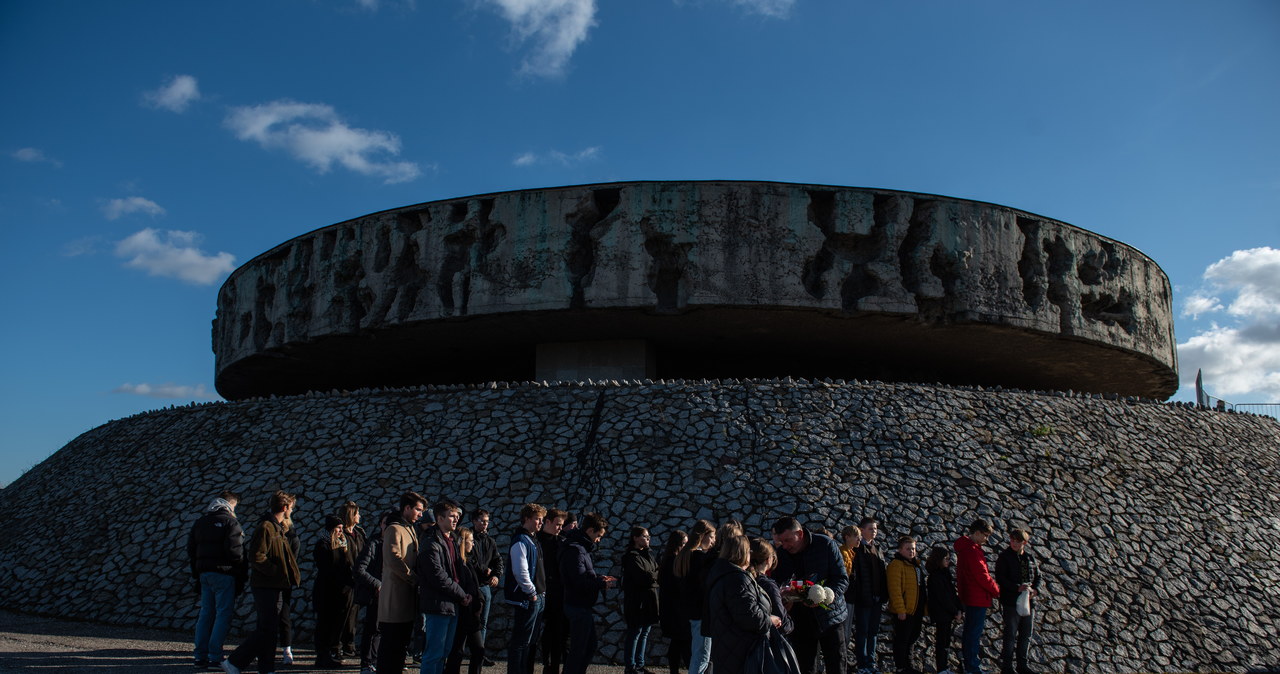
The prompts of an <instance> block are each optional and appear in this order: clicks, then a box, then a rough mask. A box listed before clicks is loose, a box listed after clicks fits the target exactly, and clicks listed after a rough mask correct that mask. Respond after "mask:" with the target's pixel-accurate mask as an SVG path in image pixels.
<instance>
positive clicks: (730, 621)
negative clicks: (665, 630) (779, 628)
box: [702, 551, 839, 674]
mask: <svg viewBox="0 0 1280 674" xmlns="http://www.w3.org/2000/svg"><path fill="white" fill-rule="evenodd" d="M836 554H837V555H838V554H839V551H837V553H836ZM707 588H708V589H707V611H706V615H704V616H703V617H702V625H703V628H704V629H703V634H704V635H706V636H710V637H711V660H712V662H714V663H715V668H716V672H717V674H742V673H743V670H744V669H745V667H746V660H747V654H749V653H750V652H751V651H752V649H753V648H754V647H755V646H756V644H758V643H759V642H760V640H761V639H763V638H764V637H765V635H767V634H768V633H769V626H770V625H771V624H772V621H771V620H770V619H769V616H770V615H771V613H770V610H771V609H770V602H769V597H768V596H766V595H765V592H764V590H762V589H760V586H759V585H757V584H756V582H755V581H754V580H752V578H751V576H750V575H749V574H748V573H747V572H746V571H744V570H742V569H740V568H738V567H736V566H734V565H733V564H730V563H729V562H728V561H726V560H723V559H717V560H716V561H715V562H714V563H713V564H712V565H711V570H710V571H709V572H708V573H707ZM819 610H821V609H819Z"/></svg>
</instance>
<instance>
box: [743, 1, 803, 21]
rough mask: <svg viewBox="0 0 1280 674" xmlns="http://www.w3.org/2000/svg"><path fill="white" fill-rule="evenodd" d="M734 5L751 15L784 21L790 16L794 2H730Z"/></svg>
mask: <svg viewBox="0 0 1280 674" xmlns="http://www.w3.org/2000/svg"><path fill="white" fill-rule="evenodd" d="M731 1H732V2H733V4H734V5H737V6H738V7H741V8H742V9H744V10H746V11H747V12H749V13H752V14H760V15H763V16H769V17H773V18H776V19H785V18H787V17H788V16H790V15H791V8H792V7H794V6H795V4H796V0H731Z"/></svg>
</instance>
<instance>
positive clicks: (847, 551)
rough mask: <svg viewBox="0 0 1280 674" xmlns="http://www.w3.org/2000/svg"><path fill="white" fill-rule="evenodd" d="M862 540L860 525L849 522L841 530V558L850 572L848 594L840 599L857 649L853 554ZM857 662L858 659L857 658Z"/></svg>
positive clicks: (846, 623)
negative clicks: (846, 612) (847, 613)
mask: <svg viewBox="0 0 1280 674" xmlns="http://www.w3.org/2000/svg"><path fill="white" fill-rule="evenodd" d="M860 540H862V532H861V531H859V530H858V527H856V526H854V525H852V524H849V525H846V526H845V527H844V528H843V529H841V530H840V541H841V543H840V559H842V560H844V570H845V573H847V574H849V590H850V592H849V593H847V596H845V597H841V598H840V600H841V601H843V602H844V603H845V608H846V609H847V610H848V611H849V617H848V618H847V619H846V620H845V633H846V634H848V635H849V645H850V646H851V647H852V648H854V649H856V648H857V646H858V630H857V626H856V625H854V620H855V618H854V616H856V615H857V613H858V612H857V610H856V608H857V607H856V606H854V603H853V594H852V591H853V584H854V583H855V582H857V581H856V580H855V578H854V573H853V556H854V550H857V549H858V541H860ZM855 664H856V660H855Z"/></svg>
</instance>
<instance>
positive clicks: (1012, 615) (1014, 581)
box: [996, 529, 1040, 674]
mask: <svg viewBox="0 0 1280 674" xmlns="http://www.w3.org/2000/svg"><path fill="white" fill-rule="evenodd" d="M1030 546H1031V534H1030V533H1029V532H1027V530H1026V529H1014V530H1013V531H1011V532H1009V547H1007V548H1005V549H1004V551H1003V552H1001V553H1000V556H999V557H997V558H996V584H998V585H999V586H1000V616H1001V622H1003V623H1004V625H1003V626H1004V633H1003V642H1004V643H1003V644H1002V648H1001V650H1000V672H1001V674H1015V673H1016V674H1030V673H1031V669H1030V668H1029V667H1028V666H1027V649H1028V647H1030V645H1031V625H1032V617H1033V616H1034V615H1035V596H1036V593H1037V592H1038V591H1039V589H1040V567H1039V565H1038V564H1037V563H1036V557H1035V555H1034V554H1032V553H1031V551H1030V550H1028V549H1027V548H1029V547H1030ZM1023 592H1026V593H1027V601H1028V608H1029V609H1030V610H1029V611H1027V615H1020V614H1019V613H1018V595H1020V594H1022V593H1023ZM1015 654H1016V661H1017V669H1014V661H1015Z"/></svg>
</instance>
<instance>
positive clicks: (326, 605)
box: [311, 515, 354, 669]
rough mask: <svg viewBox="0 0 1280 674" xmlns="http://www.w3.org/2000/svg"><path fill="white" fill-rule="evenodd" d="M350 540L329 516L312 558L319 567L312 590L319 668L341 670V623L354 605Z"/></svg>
mask: <svg viewBox="0 0 1280 674" xmlns="http://www.w3.org/2000/svg"><path fill="white" fill-rule="evenodd" d="M348 543H349V541H348V539H347V536H346V532H345V531H344V529H343V525H342V520H340V519H338V518H337V517H334V516H333V515H329V516H327V517H325V519H324V532H323V533H321V535H320V538H319V539H317V540H316V544H315V547H314V548H313V550H312V559H313V561H314V562H315V565H316V577H315V581H314V584H313V585H312V589H311V601H312V603H313V604H314V605H315V609H316V630H315V640H316V667H317V668H318V669H332V668H336V667H341V666H342V665H343V662H342V654H341V652H340V651H339V648H340V647H341V638H342V624H343V622H345V621H346V619H347V610H348V607H350V605H351V590H352V585H353V584H354V583H353V580H352V576H351V555H349V554H348V553H347V548H348V547H349V545H348Z"/></svg>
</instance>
